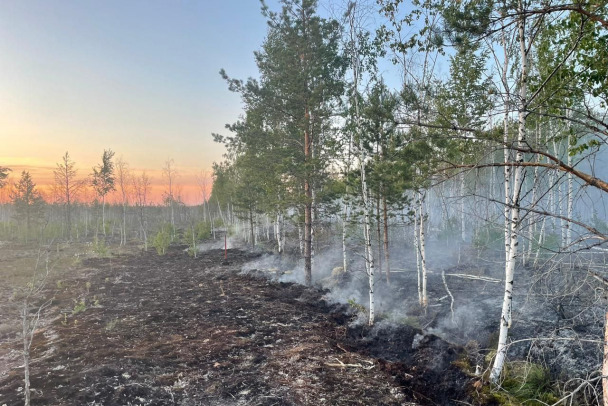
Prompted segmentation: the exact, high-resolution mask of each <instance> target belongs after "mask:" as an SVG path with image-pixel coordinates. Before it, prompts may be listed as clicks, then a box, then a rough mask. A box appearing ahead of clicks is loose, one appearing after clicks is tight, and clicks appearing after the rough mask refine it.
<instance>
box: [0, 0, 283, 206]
mask: <svg viewBox="0 0 608 406" xmlns="http://www.w3.org/2000/svg"><path fill="white" fill-rule="evenodd" d="M267 3H268V4H269V6H270V7H271V8H272V9H277V7H278V6H277V2H276V1H267ZM265 34H266V22H265V19H264V17H263V16H262V15H261V14H260V4H259V2H258V1H257V0H221V1H212V0H197V1H185V0H184V1H157V0H145V1H144V0H130V1H124V0H104V1H92V0H79V1H65V0H54V1H48V0H23V1H19V0H7V1H2V2H0V166H8V167H10V168H12V169H13V173H12V175H11V177H12V179H13V180H16V179H18V177H19V175H20V173H21V171H22V170H24V169H26V170H29V171H30V172H31V174H32V176H33V178H34V181H35V182H36V183H37V184H38V185H40V186H44V185H48V184H49V183H52V171H53V169H54V168H55V166H56V163H57V162H59V161H60V159H61V157H62V156H63V154H64V153H65V152H66V151H69V154H70V156H71V157H72V159H73V160H74V161H75V162H76V165H77V168H78V169H79V175H81V176H85V175H87V174H89V173H91V171H92V170H91V168H92V167H93V166H94V165H96V164H98V163H100V161H101V155H102V153H103V150H104V149H108V148H110V149H112V150H113V151H115V152H116V157H119V156H122V157H123V159H124V160H125V161H126V162H127V163H128V164H129V165H130V167H131V168H132V169H133V170H135V171H141V170H144V169H145V170H146V171H147V173H148V174H149V175H150V176H151V177H152V180H153V183H154V184H157V185H158V186H157V192H159V191H160V189H161V186H160V184H161V183H162V177H161V169H162V167H163V166H164V164H165V162H166V161H167V160H168V159H170V158H172V159H174V161H175V165H176V166H177V169H178V170H179V172H180V174H181V176H180V178H179V180H178V183H180V184H181V189H182V195H183V197H184V199H185V200H186V201H187V202H189V203H193V202H196V200H197V199H198V198H199V196H200V193H199V192H198V187H197V186H196V182H195V179H194V176H195V174H200V173H201V171H206V172H208V173H209V172H210V169H211V164H212V162H213V161H220V160H221V159H222V156H221V155H222V154H223V152H224V149H223V147H222V146H221V145H218V144H215V143H214V142H213V140H212V137H211V133H213V132H224V133H225V130H224V125H225V124H226V123H232V122H234V121H235V120H236V119H237V118H238V116H239V114H240V113H241V104H240V99H239V97H238V95H235V94H233V93H230V92H229V91H228V90H227V86H226V84H225V82H224V81H223V80H222V79H221V77H220V75H219V74H218V71H219V70H220V69H221V68H225V69H226V71H227V72H228V73H229V75H231V76H233V77H238V78H246V77H248V76H255V75H256V72H257V69H256V67H255V63H254V61H253V51H254V50H257V49H259V47H260V46H261V44H262V41H263V39H264V36H265Z"/></svg>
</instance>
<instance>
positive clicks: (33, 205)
mask: <svg viewBox="0 0 608 406" xmlns="http://www.w3.org/2000/svg"><path fill="white" fill-rule="evenodd" d="M10 196H11V200H12V202H13V204H14V206H15V217H16V218H17V220H18V221H19V222H25V240H26V242H27V240H28V236H29V232H30V230H31V226H32V224H33V223H34V222H36V221H38V220H40V219H41V218H42V217H43V215H44V199H43V198H42V196H41V195H40V192H39V191H38V190H36V184H35V183H34V181H33V180H32V177H31V175H30V173H29V172H28V171H23V172H22V173H21V178H20V179H19V182H17V184H16V185H15V188H14V190H13V192H12V193H11V195H10Z"/></svg>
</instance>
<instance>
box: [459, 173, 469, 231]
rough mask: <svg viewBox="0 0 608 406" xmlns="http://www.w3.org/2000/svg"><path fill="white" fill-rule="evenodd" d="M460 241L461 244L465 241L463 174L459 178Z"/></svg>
mask: <svg viewBox="0 0 608 406" xmlns="http://www.w3.org/2000/svg"><path fill="white" fill-rule="evenodd" d="M460 239H461V241H462V242H465V241H466V240H467V228H466V218H465V214H464V173H463V174H462V177H461V178H460Z"/></svg>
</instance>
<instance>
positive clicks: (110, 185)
mask: <svg viewBox="0 0 608 406" xmlns="http://www.w3.org/2000/svg"><path fill="white" fill-rule="evenodd" d="M113 157H114V151H112V150H111V149H107V150H104V151H103V155H102V157H101V164H100V165H98V166H96V167H94V168H93V175H92V180H91V184H92V185H93V189H95V193H97V196H98V197H100V198H101V227H102V229H103V235H106V195H107V194H108V193H110V192H112V191H114V190H116V187H115V186H114V183H115V180H116V178H115V176H114V162H112V158H113Z"/></svg>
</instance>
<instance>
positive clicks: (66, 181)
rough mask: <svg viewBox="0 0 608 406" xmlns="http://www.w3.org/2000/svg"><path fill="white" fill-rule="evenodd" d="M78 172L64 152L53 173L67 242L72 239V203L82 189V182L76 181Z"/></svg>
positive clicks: (74, 164)
mask: <svg viewBox="0 0 608 406" xmlns="http://www.w3.org/2000/svg"><path fill="white" fill-rule="evenodd" d="M77 173H78V171H77V170H76V163H75V162H74V161H72V159H71V158H70V155H69V154H68V152H67V151H66V153H65V155H64V156H63V157H62V158H61V162H60V163H58V164H57V168H55V170H54V171H53V175H54V177H55V188H56V190H57V193H58V195H59V199H60V200H59V201H60V202H61V203H63V205H64V207H65V222H66V230H67V237H68V240H71V239H72V203H73V202H74V200H75V199H76V197H77V195H78V192H79V191H80V190H81V189H82V187H84V181H79V180H77V179H76V175H77Z"/></svg>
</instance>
